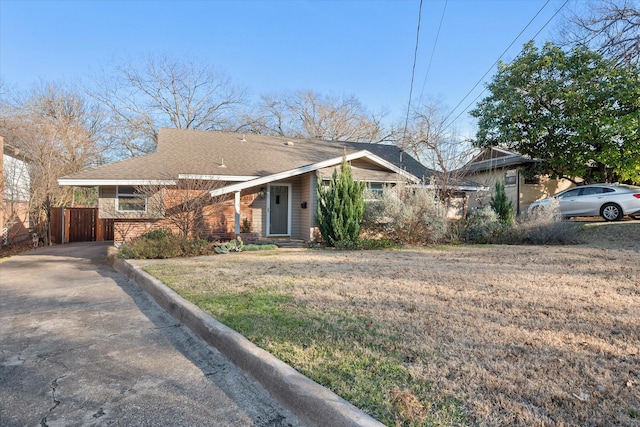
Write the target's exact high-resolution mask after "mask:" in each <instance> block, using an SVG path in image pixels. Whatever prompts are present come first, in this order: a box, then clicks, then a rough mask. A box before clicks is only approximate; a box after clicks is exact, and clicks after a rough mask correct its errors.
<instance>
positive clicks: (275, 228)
mask: <svg viewBox="0 0 640 427" xmlns="http://www.w3.org/2000/svg"><path fill="white" fill-rule="evenodd" d="M290 192H291V186H290V185H270V186H269V196H268V198H269V200H268V204H269V210H268V214H269V215H268V216H269V217H268V218H267V221H268V224H269V230H268V231H267V234H269V235H271V236H288V235H290V234H291V232H290V230H289V228H290V222H289V218H290V215H289V212H290V211H291V197H290Z"/></svg>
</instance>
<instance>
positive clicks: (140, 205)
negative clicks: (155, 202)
mask: <svg viewBox="0 0 640 427" xmlns="http://www.w3.org/2000/svg"><path fill="white" fill-rule="evenodd" d="M116 199H117V200H116V203H117V205H118V211H119V212H144V211H146V210H147V198H146V197H145V196H144V194H142V193H141V192H140V191H138V190H137V189H136V188H135V187H133V186H131V185H119V186H118V191H117V193H116Z"/></svg>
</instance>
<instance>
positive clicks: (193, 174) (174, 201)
mask: <svg viewBox="0 0 640 427" xmlns="http://www.w3.org/2000/svg"><path fill="white" fill-rule="evenodd" d="M343 157H345V158H346V160H347V161H348V162H350V164H351V167H352V170H353V175H354V178H355V179H356V180H359V181H364V182H366V184H367V186H368V188H370V189H372V190H374V191H378V190H381V189H382V187H383V186H384V185H387V184H396V183H398V182H401V181H402V182H409V183H412V184H421V183H425V182H429V180H430V178H431V176H432V174H433V171H431V170H430V169H428V168H427V167H425V166H424V165H422V164H421V163H420V162H418V161H417V160H416V159H414V158H413V157H411V156H410V155H408V154H407V153H406V152H404V151H402V150H401V149H399V148H398V147H396V146H394V145H385V144H367V143H355V142H342V141H323V140H317V139H292V138H284V137H274V136H265V135H255V134H246V135H245V134H239V133H231V132H217V131H194V130H180V129H160V131H159V134H158V145H157V150H156V152H154V153H152V154H148V155H144V156H140V157H135V158H131V159H127V160H123V161H119V162H114V163H110V164H106V165H103V166H99V167H96V168H93V169H88V170H84V171H81V172H79V173H75V174H73V175H68V176H65V177H61V178H60V179H59V180H58V181H59V184H60V185H68V186H97V187H98V188H99V206H98V208H99V216H100V218H111V219H113V220H114V240H115V243H116V245H117V244H120V243H122V242H125V241H127V240H129V239H132V238H135V237H137V236H139V235H141V234H143V233H145V232H147V231H150V230H152V229H157V228H173V229H176V227H177V228H178V229H182V228H181V227H180V224H178V222H176V221H173V222H172V221H171V218H172V217H179V216H180V214H185V220H186V221H191V226H195V227H196V229H197V230H198V232H199V233H201V234H205V235H208V236H214V237H216V238H229V237H233V236H234V235H237V234H241V233H245V232H250V233H252V234H253V235H254V236H257V237H265V238H274V237H275V238H277V237H286V238H291V239H301V240H305V241H312V240H314V239H316V237H317V234H316V233H317V230H316V227H315V212H316V207H317V195H316V194H317V193H316V192H317V182H318V178H321V179H322V180H323V181H328V180H329V179H330V178H331V175H332V173H333V171H334V170H335V169H336V168H339V167H340V164H341V162H342V159H343ZM145 188H147V189H151V191H145ZM203 189H206V192H207V193H208V196H207V200H205V202H204V203H203V204H194V203H193V202H192V199H194V198H196V197H194V195H196V194H198V192H199V194H202V191H201V190H203ZM199 190H200V191H199ZM185 195H187V197H184V196H185ZM198 197H199V196H198ZM187 217H188V218H187ZM173 219H175V218H173Z"/></svg>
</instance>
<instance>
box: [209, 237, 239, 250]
mask: <svg viewBox="0 0 640 427" xmlns="http://www.w3.org/2000/svg"><path fill="white" fill-rule="evenodd" d="M243 249H244V242H243V241H242V238H241V237H240V236H238V237H236V238H235V239H231V240H229V241H228V242H227V243H222V244H220V245H216V246H215V247H214V248H213V250H214V251H215V253H217V254H228V253H229V252H242V250H243Z"/></svg>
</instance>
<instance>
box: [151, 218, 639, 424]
mask: <svg viewBox="0 0 640 427" xmlns="http://www.w3.org/2000/svg"><path fill="white" fill-rule="evenodd" d="M583 238H585V239H586V242H585V243H584V244H581V245H577V246H557V247H540V246H538V247H535V246H491V247H485V246H459V247H446V248H426V249H412V250H399V251H392V250H386V251H362V252H341V251H331V250H311V251H306V250H302V251H300V250H298V251H295V250H279V251H277V252H271V253H269V254H268V255H266V254H262V253H241V254H233V255H227V256H214V257H207V258H200V259H190V260H179V261H170V262H171V263H172V264H171V269H172V270H174V271H179V272H181V273H180V274H181V275H182V276H181V277H182V279H181V280H180V283H178V284H176V285H174V286H177V287H180V286H183V287H187V288H189V289H190V290H192V291H193V290H197V289H200V290H202V291H203V292H204V291H206V288H207V287H211V286H215V287H216V288H220V287H225V288H226V291H228V292H243V290H246V289H254V288H264V289H270V290H272V289H282V290H285V289H286V292H287V294H289V295H292V296H293V297H294V302H295V304H299V305H304V306H305V307H307V308H313V309H317V310H319V311H320V312H329V311H331V310H333V309H338V310H340V311H341V312H347V313H350V314H352V315H353V316H355V317H366V318H369V319H371V321H372V322H373V323H375V324H376V325H379V328H378V329H377V331H378V333H382V334H388V336H394V337H401V338H402V340H401V341H394V345H396V346H398V348H394V349H393V351H397V352H398V353H400V354H404V355H405V357H404V359H405V363H406V366H407V367H408V368H409V370H410V372H411V375H412V377H413V378H416V379H419V380H423V381H426V382H428V383H429V384H431V385H432V390H431V393H432V394H433V396H432V397H433V399H432V400H433V401H447V400H450V399H458V400H460V401H461V402H463V405H464V412H465V413H466V414H467V416H468V420H469V422H470V423H472V424H476V425H523V426H524V425H527V426H547V425H548V426H551V425H554V426H574V425H603V426H604V425H636V426H637V425H640V418H639V417H640V415H639V411H640V222H638V221H635V222H631V221H627V222H620V223H612V224H600V223H594V224H589V226H588V228H587V229H586V230H585V231H584V233H583ZM162 262H163V263H164V264H165V265H166V263H167V261H162ZM146 263H147V264H148V263H149V262H146ZM389 401H390V404H391V406H392V407H393V408H395V409H394V410H395V411H398V412H403V413H405V414H406V417H405V419H417V420H419V419H421V417H424V416H425V413H424V411H426V410H428V408H429V405H425V404H423V403H421V402H419V401H417V400H416V398H415V396H413V395H411V393H410V392H409V391H407V390H403V389H397V390H394V391H393V392H392V393H391V394H390V396H389Z"/></svg>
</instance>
